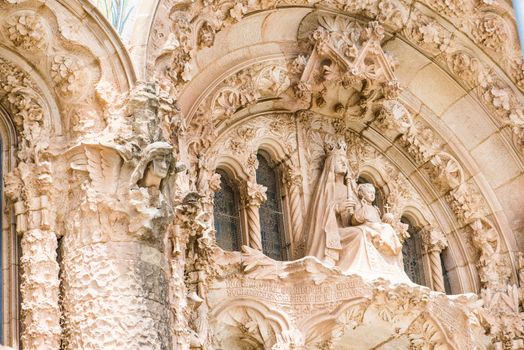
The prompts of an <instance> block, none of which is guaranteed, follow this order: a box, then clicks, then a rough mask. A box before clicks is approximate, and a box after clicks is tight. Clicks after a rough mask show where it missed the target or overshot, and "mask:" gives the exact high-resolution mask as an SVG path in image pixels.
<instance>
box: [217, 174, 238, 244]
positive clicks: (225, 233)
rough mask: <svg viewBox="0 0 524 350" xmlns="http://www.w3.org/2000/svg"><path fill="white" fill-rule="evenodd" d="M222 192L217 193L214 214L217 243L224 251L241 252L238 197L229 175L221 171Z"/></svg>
mask: <svg viewBox="0 0 524 350" xmlns="http://www.w3.org/2000/svg"><path fill="white" fill-rule="evenodd" d="M217 173H218V174H220V190H219V191H217V192H216V193H215V198H214V204H213V212H214V220H215V230H216V241H217V244H218V246H219V247H220V248H222V249H224V250H237V251H238V250H240V246H241V245H242V243H241V241H242V240H241V236H240V215H239V205H238V195H237V191H235V187H234V186H233V184H232V183H231V180H230V179H229V177H228V176H227V174H226V173H225V172H223V171H221V170H218V171H217Z"/></svg>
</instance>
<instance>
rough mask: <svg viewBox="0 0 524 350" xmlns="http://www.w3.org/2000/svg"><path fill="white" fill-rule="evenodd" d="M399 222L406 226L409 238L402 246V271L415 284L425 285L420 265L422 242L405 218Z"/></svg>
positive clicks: (422, 267)
mask: <svg viewBox="0 0 524 350" xmlns="http://www.w3.org/2000/svg"><path fill="white" fill-rule="evenodd" d="M400 221H401V222H402V223H404V224H407V225H408V233H409V236H410V237H409V238H408V239H406V240H405V241H404V244H403V246H402V257H403V260H404V271H406V274H407V275H408V276H409V278H410V279H411V280H412V281H413V282H415V283H416V284H420V285H426V279H425V276H424V266H423V265H422V249H423V247H422V240H421V238H420V236H419V234H418V232H417V231H418V230H417V228H416V227H415V226H414V225H412V224H411V222H410V221H409V220H408V219H407V218H405V217H402V218H401V219H400Z"/></svg>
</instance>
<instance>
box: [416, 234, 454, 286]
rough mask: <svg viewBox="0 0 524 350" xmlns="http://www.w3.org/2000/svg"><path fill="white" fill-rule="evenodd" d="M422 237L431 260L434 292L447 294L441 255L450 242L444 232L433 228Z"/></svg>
mask: <svg viewBox="0 0 524 350" xmlns="http://www.w3.org/2000/svg"><path fill="white" fill-rule="evenodd" d="M421 235H422V242H423V243H424V250H425V252H426V254H427V255H428V258H429V265H430V271H431V284H432V286H433V290H435V291H437V292H443V293H445V292H446V288H445V285H444V275H443V272H442V262H441V258H440V253H441V252H442V251H443V250H444V249H445V248H446V247H447V246H448V241H447V239H446V237H445V236H444V234H443V233H442V232H440V231H439V230H436V229H433V228H427V229H424V230H423V231H422V232H421Z"/></svg>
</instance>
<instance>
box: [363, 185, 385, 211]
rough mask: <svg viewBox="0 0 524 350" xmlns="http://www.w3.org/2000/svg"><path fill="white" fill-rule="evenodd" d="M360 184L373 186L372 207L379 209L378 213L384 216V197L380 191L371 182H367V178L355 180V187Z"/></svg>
mask: <svg viewBox="0 0 524 350" xmlns="http://www.w3.org/2000/svg"><path fill="white" fill-rule="evenodd" d="M360 184H372V185H373V186H375V200H374V201H373V205H374V206H376V207H377V208H379V209H380V213H381V214H382V215H384V213H385V212H384V199H383V198H384V196H383V194H382V190H381V189H380V188H379V187H378V186H376V185H375V184H374V183H373V181H371V180H368V179H367V178H365V177H363V176H359V177H358V179H357V185H360Z"/></svg>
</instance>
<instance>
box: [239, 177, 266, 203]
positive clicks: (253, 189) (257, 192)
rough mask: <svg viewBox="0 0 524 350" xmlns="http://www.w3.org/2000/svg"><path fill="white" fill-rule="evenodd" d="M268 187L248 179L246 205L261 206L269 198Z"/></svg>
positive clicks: (245, 193)
mask: <svg viewBox="0 0 524 350" xmlns="http://www.w3.org/2000/svg"><path fill="white" fill-rule="evenodd" d="M266 191H267V188H266V187H265V186H262V185H259V184H257V183H256V182H251V181H248V182H247V183H246V184H245V186H244V191H243V194H242V196H243V198H242V199H243V202H244V205H245V206H249V207H260V206H261V205H262V203H264V202H265V201H266V200H267V195H266Z"/></svg>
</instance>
